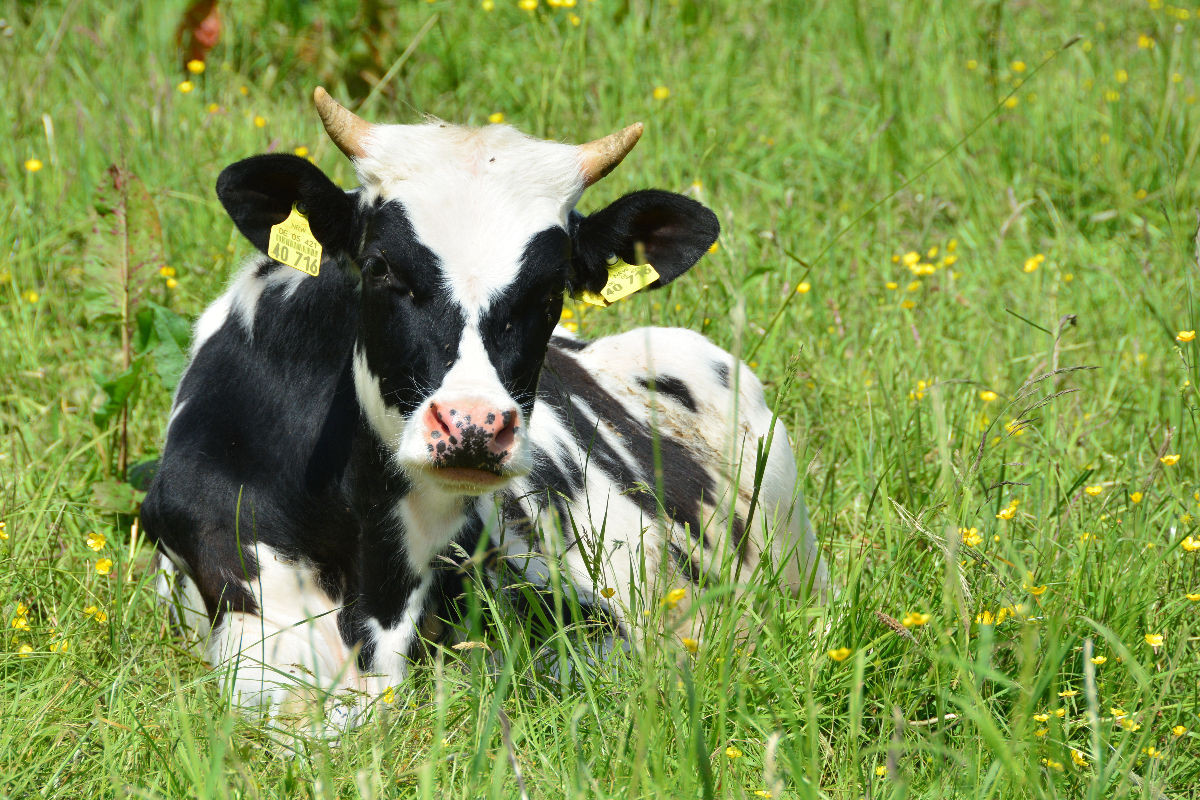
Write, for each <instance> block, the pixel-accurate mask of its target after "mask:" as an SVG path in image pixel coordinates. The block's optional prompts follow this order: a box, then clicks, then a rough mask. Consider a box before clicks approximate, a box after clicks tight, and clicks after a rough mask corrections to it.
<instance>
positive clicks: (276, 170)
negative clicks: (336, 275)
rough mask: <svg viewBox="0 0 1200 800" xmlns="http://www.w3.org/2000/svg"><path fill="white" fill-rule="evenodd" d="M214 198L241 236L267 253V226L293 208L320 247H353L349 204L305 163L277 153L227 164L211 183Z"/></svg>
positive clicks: (352, 211)
mask: <svg viewBox="0 0 1200 800" xmlns="http://www.w3.org/2000/svg"><path fill="white" fill-rule="evenodd" d="M217 197H218V198H220V200H221V205H223V206H225V211H226V212H228V214H229V217H230V219H232V220H233V221H234V223H236V224H237V226H238V230H240V231H241V232H242V235H243V236H245V237H246V238H247V239H249V240H250V243H251V244H253V245H254V246H255V247H257V248H258V249H259V250H261V251H262V252H264V253H265V252H267V242H268V240H269V239H270V236H271V226H272V225H278V224H279V223H280V222H283V221H284V220H285V219H287V217H288V215H289V214H291V213H292V206H294V205H295V206H299V207H301V208H302V210H303V211H304V214H305V216H306V217H307V218H308V225H309V228H310V229H311V230H312V233H313V236H315V237H317V241H319V242H320V243H321V246H322V247H323V248H325V249H326V250H327V251H330V252H346V251H348V250H349V248H350V247H351V246H352V244H353V242H354V239H355V237H354V230H355V227H356V226H355V206H354V199H353V198H352V197H351V196H350V195H348V194H346V192H345V191H344V190H342V189H339V188H338V186H337V184H335V183H334V182H333V181H331V180H329V178H328V177H326V175H325V173H324V172H322V171H321V170H320V168H318V167H317V166H315V165H314V164H312V163H311V162H309V161H308V159H304V158H300V157H299V156H293V155H288V154H283V153H276V154H270V155H262V156H251V157H250V158H247V159H243V160H242V161H238V162H237V163H236V164H230V165H229V166H228V167H226V168H225V169H224V170H222V171H221V174H220V176H219V177H218V178H217Z"/></svg>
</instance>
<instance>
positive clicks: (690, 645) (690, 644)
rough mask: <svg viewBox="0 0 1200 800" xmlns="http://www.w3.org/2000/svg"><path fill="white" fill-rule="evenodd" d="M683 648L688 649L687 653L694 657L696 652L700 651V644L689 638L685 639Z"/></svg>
mask: <svg viewBox="0 0 1200 800" xmlns="http://www.w3.org/2000/svg"><path fill="white" fill-rule="evenodd" d="M683 646H684V647H685V648H687V651H688V652H689V653H691V654H692V655H695V654H696V651H697V650H699V649H700V643H699V642H698V641H696V640H695V639H692V638H691V637H689V636H684V637H683Z"/></svg>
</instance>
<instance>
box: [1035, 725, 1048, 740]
mask: <svg viewBox="0 0 1200 800" xmlns="http://www.w3.org/2000/svg"><path fill="white" fill-rule="evenodd" d="M1049 732H1050V729H1049V728H1038V729H1037V730H1036V731H1034V732H1033V735H1034V736H1036V737H1038V738H1039V739H1040V738H1042V737H1043V736H1045V735H1046V734H1047V733H1049Z"/></svg>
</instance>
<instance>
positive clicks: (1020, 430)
mask: <svg viewBox="0 0 1200 800" xmlns="http://www.w3.org/2000/svg"><path fill="white" fill-rule="evenodd" d="M1004 430H1006V431H1007V432H1008V433H1009V435H1011V436H1024V435H1025V427H1024V426H1023V425H1021V421H1020V420H1016V419H1010V420H1009V421H1008V422H1007V423H1005V425H1004Z"/></svg>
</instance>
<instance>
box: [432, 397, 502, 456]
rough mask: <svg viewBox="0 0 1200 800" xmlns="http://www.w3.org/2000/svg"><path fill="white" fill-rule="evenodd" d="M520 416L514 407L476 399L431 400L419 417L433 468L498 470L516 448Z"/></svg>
mask: <svg viewBox="0 0 1200 800" xmlns="http://www.w3.org/2000/svg"><path fill="white" fill-rule="evenodd" d="M520 416H521V415H520V412H519V411H518V410H517V407H516V406H511V407H509V408H504V409H501V408H497V407H496V406H495V405H494V404H493V403H488V402H483V401H478V400H451V401H446V402H431V403H430V404H429V406H428V408H427V409H426V410H425V414H424V416H423V418H422V420H421V421H422V423H423V425H424V430H425V449H426V451H427V452H428V453H429V458H430V460H431V461H432V462H433V465H434V466H435V467H442V468H458V469H480V470H485V471H487V472H495V473H499V472H500V471H501V470H502V469H503V468H504V465H505V464H506V463H507V462H508V461H509V460H511V458H512V454H513V452H514V451H515V450H516V445H517V437H519V436H520V435H521V427H520V424H519V420H520Z"/></svg>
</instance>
